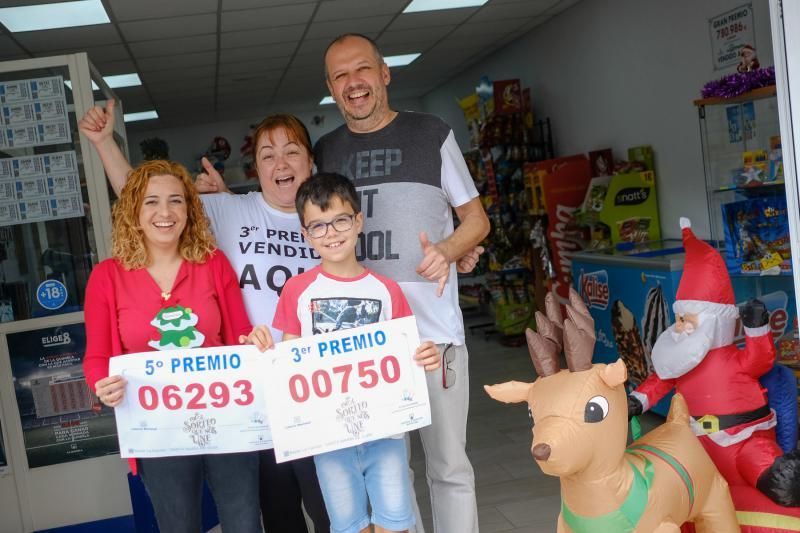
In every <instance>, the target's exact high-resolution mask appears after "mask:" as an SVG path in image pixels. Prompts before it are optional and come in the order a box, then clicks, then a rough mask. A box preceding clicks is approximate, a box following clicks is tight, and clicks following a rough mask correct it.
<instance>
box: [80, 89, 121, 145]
mask: <svg viewBox="0 0 800 533" xmlns="http://www.w3.org/2000/svg"><path fill="white" fill-rule="evenodd" d="M115 105H116V102H114V100H109V101H107V102H106V107H105V109H103V108H102V107H100V106H94V107H92V108H91V109H90V110H89V111H87V112H86V114H85V115H83V118H81V120H80V122H78V129H79V130H80V132H81V133H83V134H84V135H85V136H86V138H87V139H89V141H90V142H91V143H92V144H93V145H95V146H97V145H98V144H101V143H102V142H103V141H108V140H110V139H112V135H113V133H114V106H115Z"/></svg>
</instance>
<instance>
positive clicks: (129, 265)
mask: <svg viewBox="0 0 800 533" xmlns="http://www.w3.org/2000/svg"><path fill="white" fill-rule="evenodd" d="M164 175H166V176H174V177H175V178H177V179H178V181H180V182H181V183H182V184H183V191H184V194H185V195H186V211H187V219H186V227H185V228H184V230H183V233H182V234H181V239H180V243H179V245H178V249H179V251H180V254H181V257H183V258H184V259H185V260H187V261H190V262H192V263H204V262H205V261H206V259H208V257H209V255H210V254H211V253H212V252H214V250H216V244H215V241H214V236H213V235H212V234H211V230H210V228H209V224H208V218H207V217H206V214H205V211H204V210H203V204H202V202H200V195H199V194H198V193H197V190H196V189H195V186H194V183H193V182H192V177H191V176H190V175H189V172H188V171H187V170H186V168H185V167H184V166H183V165H181V164H179V163H174V162H172V161H166V160H163V159H155V160H152V161H145V162H143V163H142V164H140V165H139V166H138V167H136V168H134V169H133V170H132V171H131V173H130V174H129V175H128V180H127V181H126V182H125V187H123V188H122V192H121V193H120V195H119V199H117V201H116V202H115V203H114V207H113V208H112V209H111V221H112V225H113V227H112V230H111V255H112V256H113V257H114V258H115V259H117V260H118V261H119V262H120V263H122V266H123V267H125V269H127V270H133V269H135V268H144V267H146V266H148V265H149V264H150V259H151V258H150V253H149V252H148V251H147V246H146V245H145V242H144V233H143V232H142V228H141V227H140V226H139V211H140V210H141V209H142V204H143V203H144V195H145V192H146V191H147V184H148V183H149V182H150V178H151V177H153V176H164Z"/></svg>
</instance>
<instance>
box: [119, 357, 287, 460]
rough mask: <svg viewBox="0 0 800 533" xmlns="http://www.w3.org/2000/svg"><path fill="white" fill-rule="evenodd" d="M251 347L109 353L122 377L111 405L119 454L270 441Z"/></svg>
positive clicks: (262, 364)
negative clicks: (121, 395) (121, 392)
mask: <svg viewBox="0 0 800 533" xmlns="http://www.w3.org/2000/svg"><path fill="white" fill-rule="evenodd" d="M268 359H269V355H266V354H261V353H259V351H258V350H257V349H256V348H255V347H253V346H229V347H217V348H198V349H194V350H167V351H161V352H147V353H137V354H129V355H121V356H117V357H112V358H111V360H110V363H109V375H112V376H113V375H117V374H119V375H121V376H123V377H124V378H125V379H126V380H127V381H128V385H127V387H126V389H125V399H124V401H123V403H122V404H121V405H120V406H118V407H117V408H116V413H115V414H116V419H117V434H118V436H119V443H120V448H119V449H120V455H121V456H122V457H165V456H177V455H196V454H205V453H232V452H245V451H252V450H262V449H265V448H271V447H272V438H271V436H270V431H269V423H268V418H267V412H266V403H265V400H264V387H263V377H262V376H263V375H264V371H265V369H266V368H267V364H266V362H267V360H268Z"/></svg>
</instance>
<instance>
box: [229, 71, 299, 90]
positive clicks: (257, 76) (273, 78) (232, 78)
mask: <svg viewBox="0 0 800 533" xmlns="http://www.w3.org/2000/svg"><path fill="white" fill-rule="evenodd" d="M282 76H283V69H277V70H262V71H260V72H241V73H239V74H225V75H220V77H219V83H218V86H219V87H228V86H230V85H237V86H238V85H241V84H243V83H262V84H263V83H267V82H277V81H278V80H280V79H281V77H282Z"/></svg>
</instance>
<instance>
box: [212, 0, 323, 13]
mask: <svg viewBox="0 0 800 533" xmlns="http://www.w3.org/2000/svg"><path fill="white" fill-rule="evenodd" d="M316 3H318V0H222V10H223V11H230V10H234V9H254V8H257V7H275V6H285V5H287V4H316Z"/></svg>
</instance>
